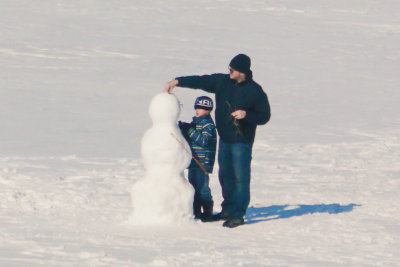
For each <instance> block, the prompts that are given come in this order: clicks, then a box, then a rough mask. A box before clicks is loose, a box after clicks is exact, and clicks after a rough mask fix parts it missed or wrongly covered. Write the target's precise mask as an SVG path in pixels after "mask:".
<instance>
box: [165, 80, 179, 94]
mask: <svg viewBox="0 0 400 267" xmlns="http://www.w3.org/2000/svg"><path fill="white" fill-rule="evenodd" d="M177 85H178V80H172V81H170V82H167V83H166V84H165V86H164V91H165V92H167V93H169V94H171V93H172V90H173V89H174V88H175V86H177Z"/></svg>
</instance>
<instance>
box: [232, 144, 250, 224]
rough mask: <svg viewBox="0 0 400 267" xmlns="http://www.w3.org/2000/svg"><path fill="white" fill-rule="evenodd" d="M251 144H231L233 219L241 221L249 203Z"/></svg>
mask: <svg viewBox="0 0 400 267" xmlns="http://www.w3.org/2000/svg"><path fill="white" fill-rule="evenodd" d="M251 154H252V143H234V144H232V162H233V170H234V174H235V175H234V177H235V181H234V193H233V195H232V199H233V201H234V204H233V211H232V213H231V214H230V216H231V217H232V218H233V219H243V217H244V215H245V214H246V210H247V207H248V206H249V202H250V175H251V174H250V172H251V167H250V164H251Z"/></svg>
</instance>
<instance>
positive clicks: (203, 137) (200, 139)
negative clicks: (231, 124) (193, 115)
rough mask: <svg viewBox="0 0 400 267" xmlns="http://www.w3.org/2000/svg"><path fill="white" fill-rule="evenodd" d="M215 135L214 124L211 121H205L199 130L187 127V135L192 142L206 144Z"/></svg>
mask: <svg viewBox="0 0 400 267" xmlns="http://www.w3.org/2000/svg"><path fill="white" fill-rule="evenodd" d="M214 135H215V125H214V124H213V123H207V124H205V125H203V127H202V129H201V130H196V129H195V128H193V127H190V128H189V129H188V136H189V138H190V139H191V140H193V142H194V143H195V144H196V145H198V146H200V147H206V146H208V144H209V142H210V140H211V139H212V138H213V136H214Z"/></svg>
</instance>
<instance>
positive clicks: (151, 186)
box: [129, 92, 194, 225]
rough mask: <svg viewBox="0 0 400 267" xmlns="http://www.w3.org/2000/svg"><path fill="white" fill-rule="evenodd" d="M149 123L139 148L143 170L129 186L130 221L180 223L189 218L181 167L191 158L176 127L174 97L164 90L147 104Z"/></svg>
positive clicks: (188, 198)
mask: <svg viewBox="0 0 400 267" xmlns="http://www.w3.org/2000/svg"><path fill="white" fill-rule="evenodd" d="M149 114H150V117H151V120H152V122H153V125H152V127H151V128H150V129H148V130H147V131H146V133H145V134H144V136H143V139H142V144H141V147H142V149H141V151H142V160H143V164H144V166H145V169H146V172H145V175H144V177H142V178H141V179H139V180H138V181H136V182H135V184H134V185H133V186H132V190H131V198H132V206H133V212H132V215H131V217H130V218H129V221H130V223H131V224H134V225H149V224H169V225H181V224H188V223H191V222H193V220H194V218H193V196H194V190H193V187H192V185H191V184H190V183H189V181H188V180H187V179H185V177H184V171H185V169H186V168H187V167H189V164H190V161H191V159H192V154H191V153H190V147H189V144H188V143H187V142H186V140H185V138H184V137H183V135H182V134H181V131H180V130H179V128H178V118H179V115H180V104H179V100H178V98H177V97H176V96H175V95H173V94H169V93H166V92H163V93H159V94H157V95H156V96H154V97H153V99H152V100H151V103H150V107H149Z"/></svg>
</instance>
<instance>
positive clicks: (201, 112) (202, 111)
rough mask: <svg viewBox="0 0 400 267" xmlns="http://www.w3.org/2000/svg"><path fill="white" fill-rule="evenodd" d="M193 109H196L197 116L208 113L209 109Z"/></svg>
mask: <svg viewBox="0 0 400 267" xmlns="http://www.w3.org/2000/svg"><path fill="white" fill-rule="evenodd" d="M195 111H196V116H197V117H200V116H204V115H208V114H210V111H208V110H205V109H201V108H196V109H195Z"/></svg>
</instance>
